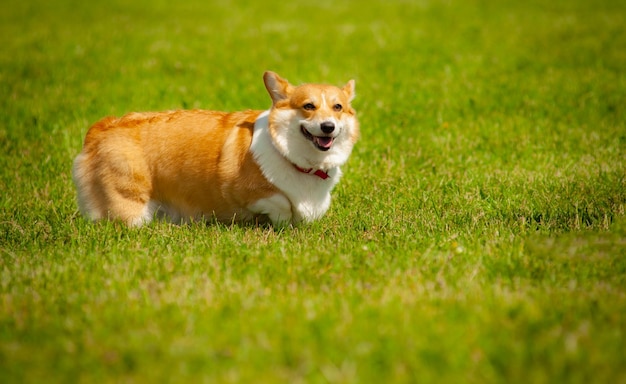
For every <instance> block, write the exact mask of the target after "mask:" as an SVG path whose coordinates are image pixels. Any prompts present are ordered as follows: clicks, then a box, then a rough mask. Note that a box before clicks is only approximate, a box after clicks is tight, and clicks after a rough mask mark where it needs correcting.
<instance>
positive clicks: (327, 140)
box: [314, 136, 333, 148]
mask: <svg viewBox="0 0 626 384" xmlns="http://www.w3.org/2000/svg"><path fill="white" fill-rule="evenodd" d="M314 140H315V143H316V144H317V145H319V146H320V147H322V148H330V146H331V145H333V138H332V137H319V136H315V138H314Z"/></svg>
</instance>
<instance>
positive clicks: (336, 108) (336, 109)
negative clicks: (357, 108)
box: [333, 104, 343, 112]
mask: <svg viewBox="0 0 626 384" xmlns="http://www.w3.org/2000/svg"><path fill="white" fill-rule="evenodd" d="M333 109H334V110H335V111H337V112H341V110H342V109H343V106H342V105H341V104H335V105H334V106H333Z"/></svg>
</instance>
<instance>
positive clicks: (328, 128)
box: [320, 121, 335, 133]
mask: <svg viewBox="0 0 626 384" xmlns="http://www.w3.org/2000/svg"><path fill="white" fill-rule="evenodd" d="M320 128H321V129H322V132H324V133H331V132H332V131H334V130H335V123H331V122H330V121H325V122H323V123H322V124H321V125H320Z"/></svg>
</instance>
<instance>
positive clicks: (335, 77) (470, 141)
mask: <svg viewBox="0 0 626 384" xmlns="http://www.w3.org/2000/svg"><path fill="white" fill-rule="evenodd" d="M624 25H626V3H625V2H623V1H620V0H614V1H611V0H599V1H594V2H591V1H585V0H557V1H552V2H544V1H536V0H530V1H524V2H520V1H506V0H504V1H496V0H484V1H480V0H476V1H456V0H448V1H445V0H421V1H362V2H358V1H344V2H333V1H328V0H318V1H315V2H305V1H300V0H296V1H290V2H281V1H267V2H255V1H247V0H233V1H215V2H214V1H200V0H190V1H186V0H181V1H179V2H175V3H170V2H166V1H161V0H157V1H154V0H152V1H146V0H139V1H132V2H129V1H121V0H113V1H106V2H105V1H96V2H78V1H70V0H59V1H54V2H51V1H43V0H24V1H21V2H11V4H6V5H5V6H4V7H3V11H2V12H0V44H1V46H2V50H0V106H1V107H0V108H1V110H0V111H1V113H0V151H1V152H0V153H1V154H0V382H2V383H25V382H28V383H36V382H44V381H45V382H137V383H143V382H248V383H250V382H254V383H264V382H294V383H297V382H307V383H308V382H313V383H317V382H322V383H323V382H330V383H351V382H362V383H387V382H450V383H458V382H475V383H485V382H506V383H560V382H564V383H565V382H566V383H590V382H594V383H595V382H597V383H620V382H621V383H626V347H625V345H626V115H625V110H626V71H625V70H624V69H625V68H626V49H625V48H624V47H626V32H625V29H624ZM265 70H273V71H276V72H278V73H279V74H280V75H282V76H284V77H286V78H287V79H289V80H290V81H291V82H292V83H302V82H325V83H332V84H337V85H342V84H344V83H345V82H346V81H348V80H349V79H352V78H353V79H355V80H356V91H357V98H356V99H355V101H354V107H355V108H356V109H357V111H358V116H359V119H360V122H361V129H362V138H361V141H359V143H357V146H356V147H355V150H354V152H353V155H352V157H351V159H350V160H349V162H348V163H347V164H346V166H345V167H343V171H344V174H345V175H344V177H343V179H342V181H341V182H340V184H339V185H338V187H337V188H336V190H335V191H334V195H333V204H332V205H331V208H330V210H329V212H328V213H327V215H326V216H325V217H324V218H323V219H322V220H320V221H318V222H316V223H313V224H310V225H304V226H301V227H298V228H286V229H281V230H274V229H272V228H267V227H254V226H230V225H223V224H216V223H194V224H190V225H183V226H176V225H169V224H166V223H160V222H155V223H152V224H150V225H149V226H147V227H144V228H141V229H128V228H125V227H123V226H122V225H120V224H119V223H116V222H113V223H111V222H104V223H97V224H93V223H89V222H87V221H85V220H84V219H83V218H82V217H81V216H80V215H79V214H78V212H77V208H76V200H75V190H74V186H73V184H72V180H71V175H70V169H71V164H72V160H73V158H74V156H76V155H77V154H78V152H79V151H80V149H81V145H82V140H83V137H84V134H85V132H86V130H87V128H88V127H89V125H90V124H92V123H93V122H95V121H97V120H98V119H100V118H101V117H104V116H107V115H117V116H120V115H122V114H124V113H126V112H129V111H145V110H168V109H180V108H204V109H218V110H231V111H234V110H242V109H266V108H268V107H269V106H270V104H271V102H270V98H269V96H268V94H267V93H266V91H265V89H264V86H263V82H262V74H263V72H264V71H265Z"/></svg>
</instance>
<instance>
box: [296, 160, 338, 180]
mask: <svg viewBox="0 0 626 384" xmlns="http://www.w3.org/2000/svg"><path fill="white" fill-rule="evenodd" d="M293 166H294V167H295V168H296V169H297V170H298V171H300V172H302V173H308V174H311V172H313V168H309V169H304V168H300V167H298V166H297V165H295V164H294V165H293ZM312 174H313V175H315V176H317V177H319V178H320V179H322V180H326V179H328V178H329V177H330V176H329V175H328V173H326V172H324V171H322V170H321V169H318V170H316V171H315V172H313V173H312Z"/></svg>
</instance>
